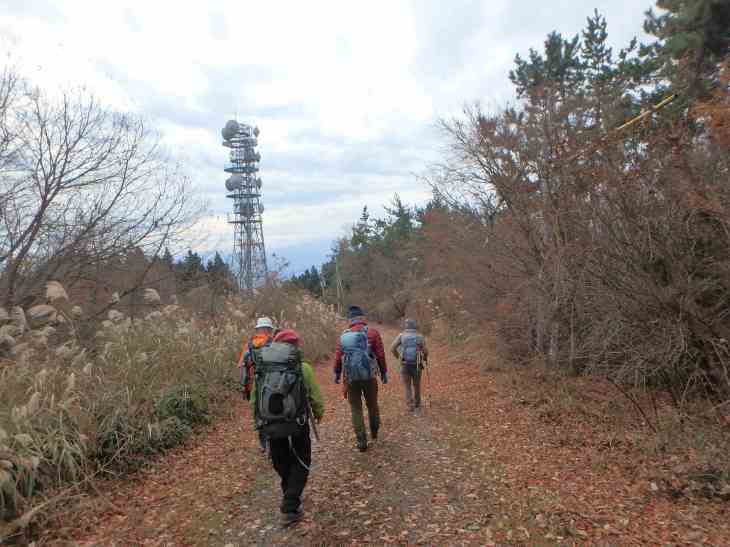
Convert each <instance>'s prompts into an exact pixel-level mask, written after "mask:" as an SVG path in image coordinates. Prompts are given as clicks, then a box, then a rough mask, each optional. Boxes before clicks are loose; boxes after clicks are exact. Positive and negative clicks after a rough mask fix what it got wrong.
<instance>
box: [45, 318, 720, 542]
mask: <svg viewBox="0 0 730 547" xmlns="http://www.w3.org/2000/svg"><path fill="white" fill-rule="evenodd" d="M382 332H383V338H384V341H385V343H386V347H387V345H389V344H390V341H391V340H392V337H393V336H394V335H395V332H394V331H392V330H390V329H382ZM433 349H435V351H433ZM391 362H392V363H391ZM389 363H391V364H390V366H391V370H390V374H389V376H390V383H389V385H387V386H381V391H380V401H381V413H382V420H383V425H382V429H381V438H380V439H379V440H378V442H377V443H376V444H375V445H374V446H373V447H371V449H370V450H368V451H367V452H365V453H360V452H358V451H356V450H355V448H354V435H353V433H352V429H351V425H350V412H349V407H348V405H347V402H346V401H345V400H344V399H343V398H342V392H341V386H335V385H333V384H332V374H331V367H330V366H329V364H322V365H320V366H318V367H316V373H317V377H318V380H319V382H320V385H321V387H322V389H323V392H324V394H325V398H326V405H327V409H326V417H325V419H324V421H323V422H322V424H321V425H320V436H321V442H319V443H317V442H315V443H314V463H315V466H316V468H315V470H314V471H313V473H312V474H311V475H310V481H309V484H308V486H307V489H306V491H305V502H304V503H305V509H306V512H307V517H306V519H305V520H304V521H303V522H302V523H300V524H299V525H298V526H296V527H294V528H292V529H287V530H282V529H281V528H280V527H279V525H278V517H279V515H278V504H279V492H280V490H279V486H278V477H277V475H276V473H275V472H274V471H273V469H272V467H271V465H270V464H269V462H268V461H267V460H266V459H265V458H264V457H263V456H262V455H261V454H260V453H259V450H258V447H257V442H256V438H255V434H254V432H253V431H252V428H251V416H250V410H249V408H248V405H247V404H243V403H242V402H241V401H240V400H239V401H236V402H235V404H234V405H232V411H231V415H230V416H229V417H228V418H226V419H222V420H220V421H219V422H218V424H217V425H216V426H215V427H212V428H211V429H210V430H209V431H207V432H206V434H205V435H201V436H199V437H197V438H196V439H195V440H194V441H193V442H191V443H189V445H188V446H185V447H180V448H179V449H176V450H174V451H172V452H171V453H170V454H168V455H166V456H165V457H164V458H162V459H161V460H160V461H158V462H157V463H156V464H155V465H153V466H152V467H150V468H149V469H148V470H146V471H145V472H143V473H140V474H139V475H138V476H137V478H136V479H135V480H133V481H120V482H116V483H112V484H109V485H108V488H106V489H104V491H105V492H109V494H108V495H105V496H104V497H100V498H97V499H95V500H92V503H93V505H94V509H93V510H91V509H89V510H87V511H85V512H83V513H82V514H81V516H79V517H74V518H72V519H69V520H68V522H66V523H65V528H64V529H60V530H56V531H55V533H54V534H53V538H51V537H50V536H49V537H48V538H46V540H48V542H49V543H54V544H63V543H64V541H63V540H62V539H59V538H61V537H63V538H66V539H67V540H70V541H71V542H73V543H74V544H78V543H82V544H94V545H110V544H117V545H128V544H136V545H166V544H169V545H222V546H225V545H256V544H258V545H270V544H288V545H300V544H310V543H320V544H321V543H324V544H334V543H338V544H342V543H363V542H372V543H375V544H383V543H399V544H403V543H408V544H414V543H420V544H429V545H454V544H470V545H472V544H473V545H485V544H492V543H497V542H513V543H525V542H527V543H530V544H534V543H538V544H553V543H564V544H566V543H567V544H570V543H573V542H576V541H578V542H583V541H586V540H587V539H590V540H591V541H599V542H604V543H609V544H616V543H621V544H635V543H647V542H649V543H664V542H670V543H683V542H687V543H689V542H691V543H703V542H705V543H713V544H722V543H723V539H722V538H728V537H730V525H728V521H730V519H728V518H727V514H726V512H725V510H724V508H723V507H722V506H720V507H718V506H715V505H708V506H706V507H704V508H702V509H700V508H697V507H696V506H695V505H692V504H686V505H679V506H677V505H676V504H672V503H670V502H667V501H666V500H662V499H656V497H652V496H651V492H650V490H649V488H648V484H645V483H644V482H643V481H642V480H641V479H640V478H638V477H636V476H632V473H631V470H630V469H622V468H620V467H619V466H617V465H606V466H605V468H603V469H602V470H600V471H596V468H595V466H594V465H592V463H594V462H592V461H591V460H590V456H589V455H588V454H587V451H586V450H585V449H584V447H581V446H571V445H570V443H567V444H566V443H565V442H562V441H561V439H560V438H557V439H556V438H555V437H556V430H555V429H554V428H550V427H545V426H544V423H542V422H541V421H540V420H539V417H538V416H536V414H535V412H534V411H533V410H532V409H531V408H530V407H529V406H526V405H524V404H522V403H521V402H520V401H519V398H518V394H514V393H512V391H513V390H511V388H510V385H509V383H508V381H507V380H506V379H505V378H500V377H499V376H498V375H483V374H479V372H478V370H479V367H478V366H477V365H474V364H470V363H465V362H463V361H462V360H460V359H458V358H451V359H449V356H448V354H447V351H446V349H445V348H444V347H437V348H432V366H431V367H430V378H429V382H428V383H429V384H430V390H429V391H427V397H430V400H428V401H427V403H426V407H425V408H424V410H423V412H422V414H421V415H412V414H410V413H408V412H406V410H405V402H404V396H403V389H402V385H401V382H400V376H399V373H398V370H397V365H396V364H395V362H394V360H392V359H390V360H389ZM698 511H702V515H703V519H704V520H703V521H702V526H697V521H695V520H692V518H693V514H694V513H696V512H698ZM42 543H45V541H44V542H42Z"/></svg>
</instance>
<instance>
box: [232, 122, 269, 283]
mask: <svg viewBox="0 0 730 547" xmlns="http://www.w3.org/2000/svg"><path fill="white" fill-rule="evenodd" d="M221 135H222V136H223V146H225V147H226V148H230V150H231V154H230V162H229V163H227V164H226V166H225V168H224V171H225V172H226V173H231V176H230V177H228V179H227V180H226V190H227V191H228V194H227V195H226V197H228V198H230V199H232V200H233V213H232V214H230V213H229V214H228V223H229V224H233V258H232V268H231V269H232V270H233V274H234V275H235V276H236V279H237V281H238V288H239V289H240V290H242V291H245V292H248V293H252V292H253V290H254V289H255V288H257V287H260V286H261V285H263V284H265V283H266V280H267V277H268V268H267V266H266V247H265V245H264V229H263V221H262V218H261V215H262V214H263V212H264V205H263V203H262V202H261V178H260V177H258V176H257V173H258V171H259V168H258V163H259V161H261V154H259V153H258V152H257V151H256V146H257V145H258V139H257V137H258V136H259V128H258V127H251V126H249V125H246V124H243V123H239V122H238V121H236V120H229V121H228V122H227V123H226V125H225V127H224V128H223V129H222V130H221Z"/></svg>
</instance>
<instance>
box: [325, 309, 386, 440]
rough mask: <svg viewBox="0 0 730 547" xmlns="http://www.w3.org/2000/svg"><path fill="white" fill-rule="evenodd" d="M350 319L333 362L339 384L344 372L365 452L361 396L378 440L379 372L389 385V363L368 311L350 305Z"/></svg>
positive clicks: (348, 395)
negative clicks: (366, 317) (367, 318)
mask: <svg viewBox="0 0 730 547" xmlns="http://www.w3.org/2000/svg"><path fill="white" fill-rule="evenodd" d="M347 318H348V320H349V322H350V326H349V328H348V329H347V330H345V331H344V332H343V333H342V335H341V336H340V339H339V340H338V341H337V351H336V352H335V365H334V373H335V383H336V384H339V383H340V381H341V380H342V375H343V371H344V382H345V390H344V392H345V397H346V398H347V399H348V400H349V401H350V410H351V411H352V427H353V428H354V430H355V436H356V438H357V448H358V450H360V451H361V452H364V451H365V450H367V448H368V438H367V434H366V432H365V420H364V419H363V414H362V399H363V398H364V399H365V405H366V406H367V409H368V423H369V424H370V435H371V437H372V439H373V440H376V439H377V438H378V430H379V429H380V410H379V408H378V380H377V378H376V375H377V372H378V371H379V372H380V377H381V379H382V381H383V384H387V383H388V366H387V364H386V362H385V349H384V348H383V339H382V338H381V337H380V333H379V332H378V331H377V330H376V329H374V328H373V327H369V326H368V324H367V322H366V320H365V312H364V311H363V310H362V309H360V308H359V307H358V306H350V307H349V308H348V310H347ZM376 365H377V368H376Z"/></svg>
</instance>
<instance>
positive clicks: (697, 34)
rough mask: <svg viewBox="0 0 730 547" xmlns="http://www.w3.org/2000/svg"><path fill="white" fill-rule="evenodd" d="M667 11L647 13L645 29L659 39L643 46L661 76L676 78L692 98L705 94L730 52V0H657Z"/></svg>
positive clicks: (676, 85)
mask: <svg viewBox="0 0 730 547" xmlns="http://www.w3.org/2000/svg"><path fill="white" fill-rule="evenodd" d="M656 6H657V8H659V9H661V10H664V13H661V14H659V15H658V14H656V13H655V12H654V11H652V10H649V11H648V12H647V13H646V21H645V22H644V30H645V31H646V32H647V33H648V34H651V35H653V36H655V37H656V38H657V39H658V41H657V42H655V43H654V44H651V45H650V46H646V47H644V48H643V49H642V53H643V55H644V56H645V57H646V58H647V59H648V60H649V62H652V63H653V65H654V67H655V68H656V69H657V77H659V78H664V79H666V80H668V81H670V82H672V84H673V87H674V89H675V90H676V91H679V92H680V93H682V94H683V95H684V94H686V96H687V97H688V99H689V100H691V99H693V98H703V97H706V96H707V94H708V93H709V91H710V89H711V87H712V85H713V84H714V83H715V79H716V75H717V71H718V64H719V63H720V61H721V60H722V59H723V58H724V57H725V56H726V55H727V54H728V53H729V52H730V2H728V0H657V2H656Z"/></svg>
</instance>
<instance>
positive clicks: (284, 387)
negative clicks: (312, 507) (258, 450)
mask: <svg viewBox="0 0 730 547" xmlns="http://www.w3.org/2000/svg"><path fill="white" fill-rule="evenodd" d="M251 406H252V407H253V409H254V414H255V416H256V427H257V429H258V430H259V431H260V432H261V433H262V434H263V435H264V436H265V437H266V439H267V440H268V443H269V447H270V454H271V462H272V464H273V466H274V469H275V470H276V472H277V473H278V474H279V477H281V492H282V500H281V506H280V510H281V514H282V524H283V525H284V526H288V525H291V524H294V523H295V522H297V521H299V520H300V519H301V518H302V517H303V516H304V510H303V507H302V492H303V491H304V487H305V486H306V484H307V479H308V477H309V470H310V467H311V464H312V441H311V439H310V436H309V434H310V423H311V421H312V420H316V422H317V423H319V421H320V420H321V419H322V416H323V415H324V399H323V398H322V393H321V391H320V389H319V386H318V385H317V382H316V380H315V378H314V370H313V369H312V366H311V365H310V364H309V363H307V362H306V361H304V360H303V359H302V352H301V350H300V349H299V335H298V334H297V333H296V331H294V330H292V329H284V330H282V331H281V332H279V333H278V334H277V335H276V336H275V337H274V340H273V342H272V343H271V344H270V345H268V346H264V347H263V348H262V349H261V350H260V360H259V361H258V362H257V364H256V370H255V375H254V382H253V391H252V395H251ZM315 433H316V429H315Z"/></svg>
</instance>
